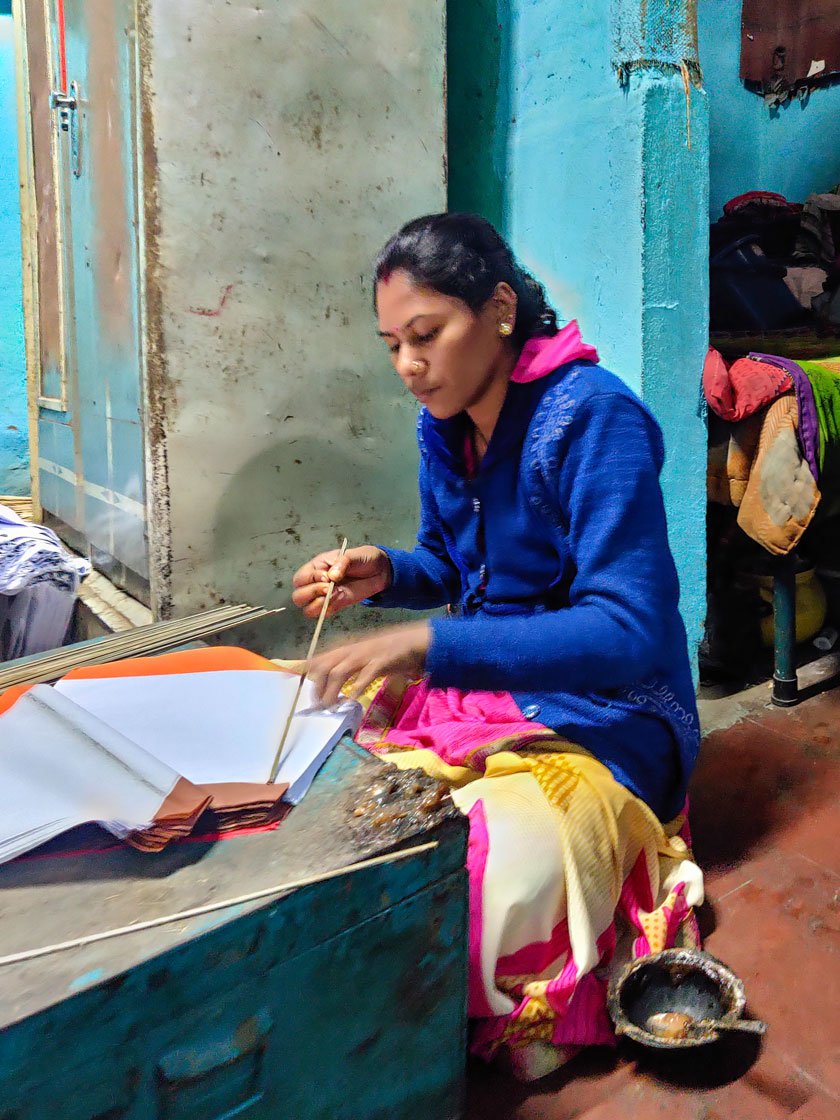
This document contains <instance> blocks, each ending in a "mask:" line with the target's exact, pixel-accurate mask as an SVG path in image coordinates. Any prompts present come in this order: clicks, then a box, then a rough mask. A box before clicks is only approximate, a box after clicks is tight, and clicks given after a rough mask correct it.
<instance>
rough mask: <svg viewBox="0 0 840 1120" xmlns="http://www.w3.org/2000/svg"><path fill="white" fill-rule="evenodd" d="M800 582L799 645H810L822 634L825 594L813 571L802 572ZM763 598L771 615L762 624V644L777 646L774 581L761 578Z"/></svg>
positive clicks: (798, 591)
mask: <svg viewBox="0 0 840 1120" xmlns="http://www.w3.org/2000/svg"><path fill="white" fill-rule="evenodd" d="M795 579H796V641H797V642H807V641H808V640H809V639H810V638H813V637H814V636H815V635H816V634H819V632H820V630H822V627H823V623H824V622H825V614H826V606H827V604H826V598H825V591H824V590H823V586H822V584H821V583H820V581H819V580H818V579H817V576H816V572H815V571H814V569H813V568H807V569H806V570H805V571H804V572H799V573H797V575H796V576H795ZM756 582H757V583H758V588H759V594H760V595H761V598H762V599H763V600H764V602H765V603H769V604H770V611H769V612H768V614H766V615H765V616H764V618H762V620H761V640H762V642H763V643H764V644H765V645H766V646H772V645H773V577H772V576H757V577H756Z"/></svg>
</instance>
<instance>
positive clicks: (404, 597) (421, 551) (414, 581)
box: [367, 454, 461, 611]
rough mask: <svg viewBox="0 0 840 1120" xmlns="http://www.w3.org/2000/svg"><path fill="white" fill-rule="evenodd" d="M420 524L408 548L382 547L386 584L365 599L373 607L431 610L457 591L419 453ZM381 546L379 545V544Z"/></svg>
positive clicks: (450, 599) (458, 586) (455, 573)
mask: <svg viewBox="0 0 840 1120" xmlns="http://www.w3.org/2000/svg"><path fill="white" fill-rule="evenodd" d="M419 487H420V527H419V529H418V530H417V544H416V546H415V547H414V548H413V549H412V550H411V551H410V552H406V551H403V550H401V549H394V548H383V549H382V551H383V552H385V553H386V555H387V556H388V559H389V560H390V561H391V571H392V573H393V578H392V580H391V585H390V587H388V588H387V590H385V591H383V592H381V593H380V594H379V595H376V596H374V597H373V598H372V599H369V600H368V601H367V602H368V604H369V605H370V606H375V607H407V608H408V609H409V610H418V611H423V610H431V609H433V608H434V607H443V606H446V604H447V603H455V602H457V601H458V598H459V597H460V594H461V575H460V572H459V571H458V568H457V567H456V565H455V564H454V563H453V561H452V558H451V557H450V555H449V551H448V549H447V545H446V540H445V535H444V531H443V526H442V523H441V518H440V512H439V510H438V506H437V502H436V501H435V496H434V493H433V491H432V487H431V484H430V482H429V468H428V464H427V462H426V457H425V456H424V455H422V454H421V456H420V476H419ZM380 547H382V546H380Z"/></svg>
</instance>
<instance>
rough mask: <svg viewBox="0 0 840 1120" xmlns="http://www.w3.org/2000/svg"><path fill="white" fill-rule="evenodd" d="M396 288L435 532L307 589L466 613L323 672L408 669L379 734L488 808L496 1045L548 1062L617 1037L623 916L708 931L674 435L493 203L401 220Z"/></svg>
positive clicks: (380, 638)
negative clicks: (679, 562) (702, 915)
mask: <svg viewBox="0 0 840 1120" xmlns="http://www.w3.org/2000/svg"><path fill="white" fill-rule="evenodd" d="M375 304H376V311H377V314H378V318H379V333H380V335H381V336H382V338H383V339H384V340H385V342H386V344H387V346H388V348H389V350H390V352H391V361H392V363H393V365H394V368H395V369H396V371H397V373H398V375H399V377H400V379H401V380H402V381H403V383H404V385H405V386H406V388H407V389H408V390H409V391H410V392H411V393H413V394H414V396H415V397H417V399H418V400H419V401H420V403H421V404H422V405H423V406H424V407H423V409H422V411H421V413H420V416H419V422H418V439H419V444H420V506H421V513H420V528H419V532H418V538H417V546H416V547H415V549H414V550H413V551H411V552H405V551H399V550H394V549H389V548H382V547H376V546H372V545H366V546H363V547H359V548H351V549H349V550H348V551H347V553H346V555H345V556H344V557H343V558H341V559H340V560H339V558H338V553H337V552H326V553H323V554H322V555H320V556H317V557H315V559H313V560H312V561H310V562H309V563H308V564H306V565H304V567H302V568H301V569H300V571H299V572H298V573H297V574H296V576H295V580H294V584H295V591H294V596H293V598H294V602H295V603H296V605H297V606H299V607H301V608H302V609H303V610H304V612H305V613H306V614H307V615H308V616H309V617H315V616H316V615H317V614H318V612H319V611H320V608H321V605H322V603H323V600H324V596H325V594H326V589H327V587H328V585H329V582H330V581H332V582H333V583H334V590H333V595H332V599H331V604H330V612H331V613H332V612H335V611H339V610H343V609H345V608H346V607H349V606H351V605H353V604H355V603H359V602H361V601H366V602H368V603H375V604H376V605H377V606H380V607H409V608H416V609H418V610H428V609H429V608H434V607H441V606H446V605H449V606H450V608H451V609H450V612H449V613H448V615H446V616H441V617H435V618H432V619H431V621H427V620H424V621H421V622H418V623H409V624H405V625H400V626H396V627H392V628H389V629H383V630H378V631H375V632H373V633H369V634H367V635H364V636H362V637H359V638H358V639H356V640H351V641H345V642H343V643H341V644H340V645H338V646H337V647H336V648H334V649H331V650H330V651H329V652H326V653H323V654H321V655H320V656H318V657H316V658H315V659H314V660H313V662H312V664H311V666H310V669H309V672H310V676H311V679H312V680H313V681H314V683H315V685H316V688H317V690H318V692H319V693H320V695H321V696H322V698H323V700H324V702H325V703H327V704H330V703H333V702H334V701H335V700H336V698H337V697H338V694H339V692H340V691H341V690H342V689H343V688H344V686H345V685H347V684H348V682H351V684H352V691H353V693H354V694H355V695H357V696H360V695H362V694H363V693H365V691H366V690H368V689H369V686H371V685H372V684H373V682H375V681H377V680H379V678H387V679H386V683H385V685H384V686H383V687H382V688H380V689H379V691H378V694H377V697H376V699H375V700H374V701H373V702H372V703H371V704H370V706H369V708H368V711H367V716H366V720H365V723H364V724H363V727H362V731H361V732H360V741H362V742H364V743H365V744H366V745H370V746H371V747H372V748H373V749H376V750H377V751H379V752H381V753H385V754H386V757H387V758H389V759H390V760H391V761H393V762H395V763H396V764H397V765H399V766H403V767H412V766H421V767H422V768H423V769H425V770H426V771H427V772H428V773H430V774H432V775H434V776H435V777H438V778H440V779H442V780H444V781H446V782H447V783H448V784H449V785H450V787H451V790H452V796H453V799H454V800H455V802H456V804H457V805H458V806H459V807H460V808H461V809H462V810H463V811H464V812H465V813H466V814H468V816H469V821H470V842H469V855H468V870H469V876H470V941H469V951H470V984H469V998H470V1014H471V1016H472V1017H473V1019H474V1024H473V1048H474V1049H475V1050H476V1051H477V1052H479V1053H481V1054H483V1055H484V1056H486V1057H491V1056H494V1055H497V1054H500V1053H503V1054H506V1055H507V1056H508V1058H509V1059H510V1060H511V1062H512V1064H513V1068H514V1070H515V1072H517V1073H518V1074H519V1075H520V1076H522V1077H525V1078H533V1077H537V1076H541V1075H542V1074H544V1073H546V1072H549V1071H550V1070H551V1069H554V1068H556V1067H557V1065H559V1064H560V1063H561V1062H562V1061H564V1060H565V1059H566V1058H567V1057H568V1056H570V1054H572V1053H574V1052H576V1050H577V1049H578V1048H579V1047H580V1046H582V1045H585V1044H589V1043H608V1042H609V1041H611V1039H612V1032H611V1030H610V1026H609V1021H608V1018H607V1016H606V1010H605V987H606V975H607V969H608V966H609V965H610V964H611V963H612V964H613V965H614V963H615V960H616V954H617V951H618V949H617V946H618V937H619V933H621V932H622V930H624V929H626V930H627V931H629V936H628V937H627V938H625V941H626V945H625V947H624V949H623V950H622V951H623V952H624V953H625V955H627V954H628V953H631V952H632V953H635V954H636V955H638V954H639V953H643V952H649V951H656V950H658V949H660V948H664V947H665V946H667V945H671V944H674V943H675V942H677V941H678V940H679V939H682V942H681V943H684V942H686V941H688V942H691V941H693V940H694V937H695V933H694V924H693V917H692V909H691V908H692V907H693V906H695V905H697V904H698V903H699V902H700V901H701V900H702V877H701V875H700V872H699V870H698V869H697V867H696V866H695V865H694V864H693V863H692V862H691V858H690V855H689V853H688V848H687V846H686V843H685V840H684V839H683V838H682V837H680V836H679V835H678V831H679V829H680V828H681V827H682V826H683V825H684V820H682V819H680V818H679V817H678V814H679V813H680V812H681V810H682V809H683V806H684V802H685V796H686V787H687V783H688V779H689V776H690V774H691V770H692V767H693V765H694V761H695V757H696V754H697V749H698V745H699V733H698V722H697V712H696V707H695V701H694V690H693V686H692V680H691V673H690V668H689V661H688V656H687V650H686V638H685V632H684V629H683V625H682V622H681V619H680V615H679V613H678V609H677V604H678V585H677V576H676V571H675V567H674V563H673V560H672V557H671V553H670V551H669V547H668V540H667V534H666V524H665V513H664V508H663V502H662V495H661V491H660V488H659V480H658V476H659V471H660V468H661V466H662V459H663V447H662V437H661V433H660V431H659V428H658V426H657V424H656V421H655V420H654V419H653V417H652V416H651V415H650V413H649V412H648V411H647V409H646V408H645V407H644V405H643V404H642V403H641V402H640V401H639V400H638V399H637V398H636V397H635V396H634V395H633V393H632V392H631V391H630V390H629V389H628V388H627V387H626V386H625V385H624V384H623V383H622V382H621V381H619V380H618V378H616V377H614V376H613V375H612V374H611V373H608V372H607V371H606V370H604V369H602V368H601V367H600V366H599V365H598V364H597V362H598V355H597V353H596V351H595V350H594V349H593V348H592V347H591V346H587V345H586V344H584V343H583V342H582V341H581V338H580V333H579V331H578V327H577V324H576V323H574V322H572V323H570V324H568V325H567V326H566V327H564V328H563V329H562V330H559V331H558V329H557V325H556V318H555V314H554V312H553V311H552V310H551V308H550V307H549V306H548V305H547V304H546V302H545V296H544V292H543V289H542V287H541V286H540V285H539V284H538V283H536V281H535V280H534V279H533V278H532V277H530V276H529V275H528V274H527V273H525V272H524V271H523V270H522V269H521V268H520V267H519V266H518V265H517V264H516V262H515V261H514V259H513V256H512V253H511V251H510V249H509V248H508V246H507V245H506V244H505V242H504V241H503V240H502V239H501V237H500V236H499V235H498V234H497V233H496V231H495V230H494V229H493V228H492V226H490V225H489V224H488V223H487V222H485V221H484V220H483V219H481V218H478V217H474V216H471V215H465V214H439V215H433V216H430V217H426V218H420V219H418V220H416V221H414V222H411V223H409V224H408V225H407V226H405V227H404V228H403V229H402V230H400V232H399V233H398V234H396V236H395V237H393V238H392V239H391V240H390V241H389V242H388V244H387V245H386V246H385V248H384V249H383V250H382V252H381V253H380V255H379V258H378V260H377V261H376V265H375ZM409 682H411V683H409ZM674 818H677V819H676V820H675V819H674ZM661 822H670V823H668V824H667V825H666V826H663V823H661Z"/></svg>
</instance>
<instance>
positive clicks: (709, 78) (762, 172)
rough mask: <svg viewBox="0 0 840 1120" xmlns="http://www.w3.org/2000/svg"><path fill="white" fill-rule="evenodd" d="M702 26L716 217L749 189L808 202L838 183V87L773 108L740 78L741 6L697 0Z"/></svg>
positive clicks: (711, 194) (726, 0)
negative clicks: (745, 86) (802, 100)
mask: <svg viewBox="0 0 840 1120" xmlns="http://www.w3.org/2000/svg"><path fill="white" fill-rule="evenodd" d="M698 23H699V39H700V62H701V65H702V67H703V77H704V80H705V85H706V89H707V91H708V94H709V112H710V153H709V180H710V182H709V204H710V213H711V217H712V219H716V218H719V217H720V215H721V212H722V208H723V204H724V203H725V202H726V201H727V200H728V199H730V198H733V197H734V196H735V195H738V194H742V193H743V192H744V191H749V190H767V191H778V192H779V193H780V194H783V195H785V196H786V197H787V198H789V199H791V200H792V201H794V202H803V201H804V200H805V198H807V196H808V195H809V194H812V193H813V192H814V191H824V190H829V189H830V188H831V187H833V186H834V185H835V184H836V183H838V182H840V144H838V139H837V138H838V135H840V84H835V85H831V86H827V87H825V88H820V89H816V90H814V91H813V92H812V93H811V95H810V97H809V98H808V100H807V101H805V102H799V101H794V102H792V103H791V102H789V103H788V104H786V105H784V106H782V107H781V108H776V109H768V108H767V106H766V105H765V104H764V102H763V101H762V99H761V98H760V97H759V96H758V95H757V94H755V93H750V92H748V91H747V90H746V89H745V88H744V84H743V82H741V80H740V78H739V77H738V69H739V64H740V51H741V5H740V4H737V3H734V2H733V0H700V3H699V7H698Z"/></svg>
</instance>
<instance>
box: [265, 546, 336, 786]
mask: <svg viewBox="0 0 840 1120" xmlns="http://www.w3.org/2000/svg"><path fill="white" fill-rule="evenodd" d="M346 551H347V538H346V537H345V538H344V540H343V541H342V542H341V548H340V549H339V551H338V559H337V560H336V561H335V562H336V563H338V561H339V560H342V559H343V558H344V553H345V552H346ZM334 587H335V584H334V583H333V582H332V580H330V581H329V583H328V584H327V593H326V595H325V596H324V602H323V603H322V605H321V613H320V614H319V615H318V621H317V623H316V625H315V633H314V634H313V635H312V641H311V642H310V643H309V650H308V652H307V654H306V665H307V671H308V666H309V662H310V661H311V660H312V658H313V657H314V656H315V647H316V646H317V645H318V639H319V638H320V637H321V628H322V626H323V625H324V619H325V618H326V617H327V609H328V607H329V605H330V599H331V598H332V593H333V588H334ZM305 680H306V672H303V673H301V675H300V680H299V681H298V686H297V689H296V691H295V698H294V700H293V701H292V706H291V708H290V709H289V714H288V716H287V717H286V726H285V727H284V728H283V734H282V735H281V736H280V746H279V747H278V748H277V754H276V755H275V756H274V761H273V762H272V764H271V769H270V770H269V772H268V780H269V782H273V781H274V779H275V778H276V777H277V771H278V770H279V769H280V763H281V762H282V761H283V748H284V747H285V745H286V739H288V737H289V730H290V728H291V726H292V720H293V719H294V716H295V712H296V711H297V706H298V701H299V700H300V694H301V692H302V690H303V682H304V681H305Z"/></svg>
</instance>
